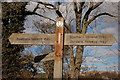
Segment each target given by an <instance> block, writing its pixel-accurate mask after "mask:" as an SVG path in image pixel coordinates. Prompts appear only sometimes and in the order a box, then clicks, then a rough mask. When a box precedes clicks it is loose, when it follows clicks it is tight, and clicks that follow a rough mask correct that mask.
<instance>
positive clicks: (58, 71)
mask: <svg viewBox="0 0 120 80" xmlns="http://www.w3.org/2000/svg"><path fill="white" fill-rule="evenodd" d="M114 40H115V38H114V37H113V35H112V34H72V33H71V34H64V19H63V18H62V17H58V18H57V19H56V34H31V33H30V34H28V33H13V34H12V35H11V36H10V37H9V41H10V42H11V44H32V45H55V52H53V53H50V54H49V55H47V56H46V57H45V58H44V59H43V60H41V61H48V60H52V59H53V58H54V78H59V79H61V78H62V58H63V50H64V49H63V48H64V47H63V46H64V45H89V46H98V45H99V46H105V45H107V46H110V45H112V44H113V42H114Z"/></svg>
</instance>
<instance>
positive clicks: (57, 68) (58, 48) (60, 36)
mask: <svg viewBox="0 0 120 80" xmlns="http://www.w3.org/2000/svg"><path fill="white" fill-rule="evenodd" d="M55 39H56V40H55V58H54V79H56V78H57V79H62V57H63V46H64V19H63V18H62V17H59V18H57V19H56V36H55Z"/></svg>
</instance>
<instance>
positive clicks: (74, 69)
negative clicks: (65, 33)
mask: <svg viewBox="0 0 120 80" xmlns="http://www.w3.org/2000/svg"><path fill="white" fill-rule="evenodd" d="M83 47H84V46H77V50H76V59H74V57H72V56H73V54H72V53H71V55H70V56H71V59H70V61H71V62H70V63H71V69H70V75H71V76H70V78H72V80H73V79H75V80H78V78H79V75H80V67H81V64H82V55H83V50H84V48H83Z"/></svg>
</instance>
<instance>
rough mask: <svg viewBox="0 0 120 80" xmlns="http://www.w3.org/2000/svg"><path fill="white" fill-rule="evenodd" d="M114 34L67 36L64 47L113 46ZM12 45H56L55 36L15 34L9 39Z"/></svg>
mask: <svg viewBox="0 0 120 80" xmlns="http://www.w3.org/2000/svg"><path fill="white" fill-rule="evenodd" d="M114 40H115V38H114V36H113V35H112V34H75V33H74V34H72V33H71V34H65V37H64V45H89V46H97V45H103V46H104V45H107V46H110V45H112V44H113V42H114ZM9 41H10V42H11V44H31V45H55V34H39V33H36V34H31V33H30V34H28V33H13V34H12V35H11V36H10V37H9Z"/></svg>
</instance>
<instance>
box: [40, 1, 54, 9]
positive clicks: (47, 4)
mask: <svg viewBox="0 0 120 80" xmlns="http://www.w3.org/2000/svg"><path fill="white" fill-rule="evenodd" d="M38 3H40V4H42V5H46V6H51V7H53V8H54V7H55V6H54V5H52V4H49V3H45V2H44V3H43V2H38Z"/></svg>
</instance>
